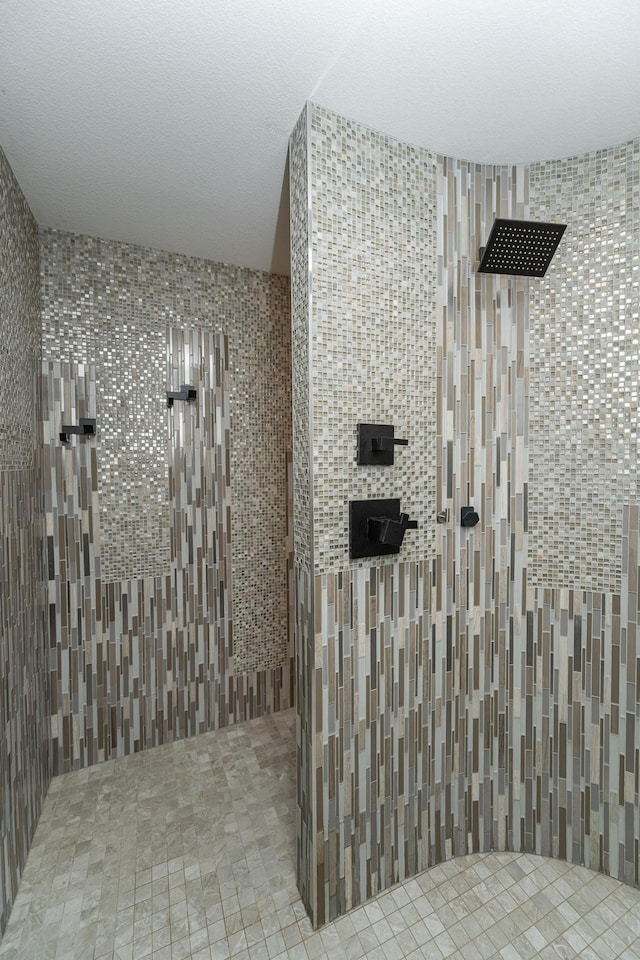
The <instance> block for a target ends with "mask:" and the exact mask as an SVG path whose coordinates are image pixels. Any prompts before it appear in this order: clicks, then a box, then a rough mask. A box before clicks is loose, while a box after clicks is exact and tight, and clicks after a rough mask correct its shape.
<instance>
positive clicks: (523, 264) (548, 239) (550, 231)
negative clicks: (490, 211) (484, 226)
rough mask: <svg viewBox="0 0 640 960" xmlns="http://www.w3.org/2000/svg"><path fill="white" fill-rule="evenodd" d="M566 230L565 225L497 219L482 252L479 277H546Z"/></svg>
mask: <svg viewBox="0 0 640 960" xmlns="http://www.w3.org/2000/svg"><path fill="white" fill-rule="evenodd" d="M566 229H567V227H566V224H562V223H535V222H534V221H532V220H501V219H496V220H495V222H494V224H493V226H492V228H491V233H490V234H489V239H488V240H487V245H486V247H484V248H481V250H480V266H479V267H478V273H508V274H511V275H512V276H516V277H544V275H545V273H546V272H547V268H548V266H549V264H550V263H551V260H552V258H553V255H554V253H555V252H556V250H557V249H558V244H559V243H560V241H561V240H562V234H563V233H564V232H565V230H566Z"/></svg>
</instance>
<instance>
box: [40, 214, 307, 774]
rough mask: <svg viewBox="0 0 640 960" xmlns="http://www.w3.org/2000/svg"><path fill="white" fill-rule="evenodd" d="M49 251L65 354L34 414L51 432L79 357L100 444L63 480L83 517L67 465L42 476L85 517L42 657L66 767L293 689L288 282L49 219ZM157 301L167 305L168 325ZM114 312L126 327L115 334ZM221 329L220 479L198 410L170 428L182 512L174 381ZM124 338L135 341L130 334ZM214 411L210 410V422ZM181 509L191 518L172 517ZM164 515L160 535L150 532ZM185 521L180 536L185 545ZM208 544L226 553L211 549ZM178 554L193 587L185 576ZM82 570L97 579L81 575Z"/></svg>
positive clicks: (236, 713) (50, 288) (49, 305)
mask: <svg viewBox="0 0 640 960" xmlns="http://www.w3.org/2000/svg"><path fill="white" fill-rule="evenodd" d="M42 263H43V267H42V275H43V281H42V282H43V302H44V339H45V359H46V362H47V364H52V363H55V364H58V367H57V368H56V369H58V368H59V372H58V373H56V374H55V376H54V375H53V374H52V373H51V371H50V370H49V368H48V367H47V375H48V376H50V377H53V379H54V380H56V378H57V377H59V378H60V382H59V383H58V384H57V385H56V386H52V385H51V384H49V383H48V384H46V385H45V386H46V392H47V397H48V398H49V399H48V404H49V405H48V406H45V410H44V414H43V416H44V420H45V422H46V423H47V424H50V428H48V429H50V433H51V436H53V434H54V431H55V430H56V429H57V427H56V423H57V421H56V417H58V418H60V417H62V415H63V413H64V415H65V417H66V415H67V412H66V410H64V411H63V410H61V409H59V407H56V406H52V404H58V402H59V401H58V397H64V396H65V392H66V394H69V395H71V394H73V390H74V389H75V387H74V386H73V382H74V378H75V377H76V375H77V374H78V371H80V370H82V371H84V374H83V375H87V374H86V371H87V370H90V371H93V376H94V383H93V386H92V391H93V393H92V394H91V396H92V397H94V398H95V406H94V411H93V413H94V415H96V417H97V435H96V438H95V440H91V441H89V445H88V446H86V449H87V450H89V449H92V450H93V459H92V461H91V464H90V468H91V469H90V471H89V465H88V464H82V463H80V461H78V462H77V463H76V464H75V469H77V470H79V471H80V473H79V474H78V477H76V478H74V479H73V481H71V480H69V483H70V484H71V486H72V485H73V484H75V483H88V482H89V481H90V482H91V484H94V486H95V491H94V493H95V497H96V498H97V500H96V504H97V505H95V504H94V506H95V511H94V512H93V513H92V515H91V518H89V517H88V516H85V515H82V514H79V515H76V513H74V511H77V498H76V497H74V496H73V495H72V494H70V495H69V497H68V498H67V495H66V493H65V488H64V483H63V480H62V477H63V475H62V474H60V473H59V472H55V471H54V474H53V475H52V480H51V487H50V489H51V495H52V502H54V501H55V502H56V503H57V509H58V511H59V514H60V515H61V516H62V515H64V516H67V517H68V518H69V522H70V523H71V525H72V526H74V525H77V524H80V525H83V524H87V525H88V526H84V527H83V530H82V538H80V539H77V540H76V539H75V533H74V537H72V538H71V540H72V541H73V544H75V543H78V544H84V537H85V535H86V536H87V537H88V539H89V543H88V547H87V550H88V554H87V555H88V556H89V557H90V560H89V561H88V563H89V573H88V574H85V572H84V568H83V569H82V570H80V568H79V567H78V568H75V567H74V568H73V571H72V576H71V581H70V583H71V587H70V589H71V590H72V593H74V592H75V593H78V595H79V594H80V592H81V591H82V590H84V591H85V597H86V598H89V600H90V602H87V603H86V604H85V603H84V602H83V603H82V604H80V605H79V607H78V608H77V609H78V610H80V611H81V613H80V615H79V620H78V625H77V629H78V633H77V636H75V635H74V636H73V637H72V636H70V637H69V638H68V639H65V634H64V630H65V629H66V625H65V623H64V622H63V621H62V620H61V618H62V617H63V612H62V611H63V608H64V602H63V601H62V600H61V599H60V597H59V596H58V597H57V603H56V608H55V616H56V617H58V620H57V623H56V625H55V630H56V632H57V635H58V640H59V643H60V644H61V649H60V650H59V651H58V653H57V656H58V660H59V661H60V662H58V663H56V664H52V670H53V673H54V685H56V688H59V689H60V691H61V696H62V699H61V700H59V701H58V702H57V703H56V705H55V709H54V711H53V713H54V718H55V719H54V728H55V729H54V756H55V762H56V770H66V769H71V768H73V767H78V766H82V765H84V764H87V763H94V762H97V761H98V760H101V759H103V758H106V757H109V756H115V755H122V754H125V753H127V752H129V751H130V750H135V749H141V748H143V747H146V746H150V745H153V744H154V743H158V742H164V741H165V740H167V739H175V738H176V737H179V736H187V735H191V734H193V733H197V732H199V731H200V730H201V729H210V728H211V726H215V725H223V724H225V723H229V722H233V721H234V720H238V719H242V718H243V717H248V716H254V715H258V714H260V713H261V712H264V711H265V710H270V709H278V708H280V707H281V706H282V707H283V706H288V705H290V704H291V702H292V685H293V680H292V655H291V648H290V643H291V635H292V631H291V630H290V629H289V617H290V612H291V611H292V609H293V598H292V600H291V602H290V601H289V600H288V598H287V588H288V584H289V583H290V582H291V580H292V548H291V539H292V538H291V530H290V522H289V520H288V517H287V506H288V503H289V501H290V497H291V494H290V487H289V488H288V481H287V475H288V472H289V473H290V462H291V461H290V443H291V441H290V417H289V415H288V411H289V410H290V399H289V398H290V382H289V374H288V371H289V369H290V366H289V365H290V353H289V352H288V338H289V319H288V318H289V302H288V291H289V287H288V281H287V280H286V278H279V277H269V276H268V275H266V274H258V273H254V272H251V271H248V270H241V269H236V268H231V267H225V266H223V265H219V264H213V263H205V262H202V261H195V260H191V259H189V258H183V257H175V256H173V255H169V254H164V253H160V252H157V251H150V250H142V249H140V248H134V247H128V246H125V245H122V244H114V243H105V242H103V241H99V240H94V239H92V238H86V237H74V236H69V235H66V234H60V233H57V232H53V231H46V232H45V233H44V235H43V238H42ZM167 319H169V320H172V321H173V320H175V321H176V322H171V323H169V324H167V325H166V326H165V323H164V322H163V321H166V320H167ZM167 329H169V330H170V331H171V332H170V334H167V333H166V330H167ZM112 330H116V332H118V331H119V333H118V336H117V337H114V338H112V337H111V331H112ZM225 330H227V331H228V334H227V335H226V340H225V343H226V344H227V353H226V357H227V361H226V362H227V366H226V367H225V370H226V373H225V379H224V384H225V395H224V404H223V407H224V416H225V418H226V420H225V423H226V424H227V426H226V428H225V429H226V430H227V431H228V432H227V435H226V441H225V447H224V454H222V453H220V456H219V459H218V461H217V467H218V468H219V467H220V464H221V463H222V464H223V469H224V477H225V482H224V484H223V485H222V486H221V487H219V488H216V489H215V490H214V488H213V487H209V485H208V484H209V481H208V480H207V478H206V477H204V478H203V476H202V475H201V472H200V471H202V470H205V466H204V465H205V464H206V463H207V457H209V456H210V455H212V454H211V452H210V449H209V446H208V444H209V439H210V437H211V436H214V434H213V433H210V432H207V431H206V430H205V431H204V432H203V430H204V428H203V430H201V431H200V432H199V433H198V434H197V437H198V438H199V439H197V442H196V441H193V435H192V434H191V433H190V432H187V433H186V434H184V435H183V433H182V432H180V433H179V434H178V436H179V437H180V438H182V439H183V440H184V443H185V444H187V446H186V447H185V449H184V451H183V453H184V455H185V456H187V455H188V456H189V457H190V458H191V459H190V460H189V461H188V463H187V466H186V467H185V469H186V470H187V472H188V471H189V470H191V471H192V472H193V477H192V480H189V481H187V480H186V479H185V480H184V487H180V489H181V490H182V493H181V494H180V496H189V497H191V496H193V497H195V498H196V500H197V507H198V511H199V512H197V513H196V520H194V521H193V522H192V520H191V519H188V518H187V517H186V516H185V515H182V514H180V513H179V511H178V512H176V511H177V507H176V501H175V497H176V496H177V494H176V490H177V489H178V486H179V485H178V486H177V479H176V477H177V472H176V471H177V464H176V463H175V451H174V452H171V451H173V450H174V448H173V446H172V445H171V444H169V443H168V439H169V438H168V437H167V418H168V416H169V414H168V411H167V407H166V390H167V389H175V388H177V387H179V386H180V384H181V383H183V382H190V381H191V380H193V379H194V378H196V379H197V378H198V377H201V376H203V374H202V372H201V368H202V364H203V363H204V360H203V356H204V354H202V350H204V349H205V347H203V346H202V345H201V344H200V341H198V340H197V338H198V337H208V338H209V339H208V340H207V341H206V342H207V344H209V345H210V344H211V343H212V342H213V341H212V340H211V338H212V337H214V336H215V337H218V338H219V337H220V336H224V331H225ZM181 331H182V333H181ZM185 331H189V335H188V336H187V334H186V333H185ZM167 336H168V337H169V339H167ZM181 337H182V338H183V339H180V338H181ZM194 337H195V338H196V339H195V340H194V339H193V338H194ZM133 340H137V344H138V345H137V346H136V348H135V349H133V348H132V351H130V350H129V346H130V344H131V342H132V341H133ZM198 344H200V345H199V346H198ZM198 351H200V352H198ZM60 354H62V356H61V358H60ZM81 358H89V359H88V361H87V362H84V360H82V362H80V359H81ZM132 358H133V359H132ZM250 364H253V365H254V369H253V370H252V369H250V368H249V365H250ZM211 389H212V390H213V387H212V388H211ZM220 389H221V387H220V386H219V385H217V386H216V387H215V390H216V391H218V392H219V390H220ZM218 392H216V394H215V400H216V402H217V403H218V406H219V407H220V404H222V398H221V397H220V396H219V395H218ZM212 396H213V394H212ZM69 402H71V396H70V399H69ZM92 402H93V400H92ZM203 402H204V401H203ZM207 403H209V400H207ZM182 406H183V405H182V404H176V407H175V408H174V411H173V419H174V420H176V413H177V416H182V413H181V412H180V408H181V407H182ZM189 409H191V408H190V407H189ZM220 409H222V407H220ZM143 413H144V415H143ZM201 415H202V417H204V412H202V414H201ZM207 415H209V413H207ZM120 416H122V432H121V434H120V449H119V451H116V450H115V448H116V447H117V446H118V430H119V429H120V427H119V424H120V419H119V418H120ZM203 422H204V420H203ZM221 422H222V421H221V420H220V418H219V417H218V419H217V420H216V424H218V426H219V424H220V423H221ZM83 443H86V442H85V441H83ZM192 443H195V447H192ZM198 443H199V444H200V447H198ZM75 445H76V441H73V442H72V446H74V448H75ZM63 452H64V453H68V452H69V451H63ZM59 453H60V451H59V450H58V448H56V451H55V455H56V456H58V455H59ZM147 454H148V457H147ZM52 455H53V454H52ZM74 455H75V454H74ZM127 458H128V459H129V460H130V461H131V463H132V466H131V468H130V469H129V468H128V466H127V463H126V461H127ZM68 459H69V458H68ZM53 462H54V461H51V463H52V464H53ZM105 462H106V464H107V466H105ZM209 466H210V464H209ZM147 467H148V471H147ZM51 469H53V466H52V467H51ZM147 472H148V475H149V477H148V484H147V485H146V486H145V483H146V480H145V477H146V475H147ZM65 482H66V481H65ZM161 482H162V484H163V485H164V486H163V488H162V489H161ZM92 490H93V487H92ZM185 491H186V492H185ZM231 492H233V494H232V493H231ZM214 493H215V503H216V505H217V509H218V511H219V512H220V515H221V516H223V515H224V524H225V537H227V538H228V537H230V549H229V551H228V552H227V553H226V554H225V558H226V559H225V564H226V566H225V572H224V576H222V577H221V580H220V583H219V585H218V586H216V584H215V583H213V582H212V581H211V576H213V574H211V575H210V576H209V580H208V581H207V582H206V583H205V584H201V583H200V581H199V580H198V581H197V583H198V584H199V586H196V577H197V576H200V574H199V573H197V571H198V569H199V568H198V560H199V558H201V557H202V556H205V555H208V552H209V553H210V551H211V549H212V543H214V540H215V536H216V529H215V523H214V520H213V515H212V514H211V512H209V513H207V511H206V496H209V495H210V496H211V497H213V496H214ZM198 498H200V499H198ZM104 502H106V503H107V509H105V507H104ZM208 508H209V510H211V509H212V504H211V503H209V504H208ZM181 509H182V508H181ZM138 514H142V520H140V517H139V516H138ZM105 516H107V519H106V521H105ZM258 519H259V521H260V522H257V520H258ZM181 522H184V523H185V524H186V527H185V528H184V530H182V527H176V524H178V523H181ZM216 522H217V521H216ZM165 523H166V530H163V532H162V536H160V535H158V537H156V539H155V541H154V543H153V544H149V542H148V540H149V538H151V537H152V535H153V532H154V530H156V531H157V530H159V528H160V525H161V524H165ZM194 524H195V526H194ZM199 524H200V526H198V525H199ZM74 529H75V527H74ZM178 530H182V532H181V533H180V536H178V533H177V531H178ZM172 531H173V532H172ZM183 535H184V536H188V537H189V541H188V543H187V545H185V547H184V551H183V552H182V554H181V553H180V551H181V549H182V548H181V547H180V537H182V536H183ZM78 536H79V534H78ZM124 540H126V541H127V544H128V545H127V548H126V549H125V548H124V546H123V547H122V557H121V563H120V566H119V567H118V565H117V564H116V560H117V556H116V550H115V549H114V544H115V545H118V544H121V543H123V542H124ZM163 541H164V542H163ZM60 543H62V539H60ZM218 547H219V543H218V542H217V541H215V549H217V548H218ZM83 549H84V546H83ZM185 551H186V552H185ZM105 552H106V556H107V561H106V563H105V561H104V555H105ZM165 552H166V554H167V555H166V558H165V557H164V554H165ZM180 556H181V557H182V559H180ZM185 556H187V557H188V558H189V560H188V564H187V562H186V560H185ZM161 561H162V562H161ZM216 562H218V563H220V562H222V561H221V559H220V557H219V556H218V555H217V554H216ZM176 564H178V566H176ZM229 565H230V566H229ZM187 566H189V571H188V581H189V583H188V588H187V585H186V581H184V579H183V580H182V581H180V576H182V574H180V576H178V571H181V570H182V571H183V570H186V567H187ZM114 567H115V568H114ZM115 574H118V576H117V578H115V579H114V576H115ZM85 576H88V577H89V580H90V581H91V585H90V586H87V584H86V583H84V584H83V577H85ZM184 576H187V573H185V574H184ZM176 577H177V579H176ZM189 591H191V592H189ZM194 591H195V592H194ZM216 591H217V592H216ZM231 592H232V593H233V602H232V599H231ZM204 597H208V601H209V600H211V602H212V603H213V604H214V606H213V607H211V610H214V609H216V610H217V609H224V611H225V617H226V620H225V624H224V626H223V625H222V624H221V623H219V622H218V621H219V617H218V616H216V619H215V624H216V625H215V630H214V627H213V626H212V628H211V633H209V632H207V631H205V633H207V636H203V630H204V626H203V624H204V621H203V620H202V617H203V616H208V615H210V614H211V610H210V609H209V607H208V606H207V604H206V603H205V604H204V606H203V603H204V601H203V598H204ZM183 601H184V604H183V607H181V610H183V613H184V616H185V617H186V612H185V611H187V610H188V611H190V612H191V613H192V614H193V616H194V620H193V628H192V629H190V630H189V629H187V627H186V626H183V627H181V628H177V627H176V626H175V623H174V620H175V617H176V616H177V614H176V604H178V603H180V604H182V603H183ZM208 601H207V603H208ZM114 604H115V606H114ZM216 604H218V606H216ZM52 616H53V614H52ZM198 618H200V619H198ZM186 623H187V620H185V624H186ZM198 624H200V626H198ZM100 630H102V632H103V637H104V645H103V646H102V647H99V648H98V649H97V650H96V656H95V657H94V656H93V655H92V656H91V659H90V660H87V662H86V670H84V671H83V670H82V669H80V666H79V665H80V660H78V658H77V657H75V656H74V655H70V659H69V660H68V661H67V660H65V659H64V658H62V650H63V649H64V644H65V643H67V642H68V643H69V644H70V649H72V648H73V645H74V643H77V644H78V645H79V647H81V646H82V645H83V644H84V643H85V642H86V638H92V639H91V642H92V643H97V644H100V642H101V641H100V636H99V633H100ZM176 630H177V633H176ZM95 631H98V633H97V634H95ZM154 631H157V635H156V634H154ZM181 631H182V632H181ZM213 632H215V633H216V637H217V639H216V640H215V643H214V637H213ZM167 644H168V647H166V645H167ZM216 644H217V646H216ZM138 645H140V646H139V649H138ZM165 647H166V649H165ZM223 648H224V649H223ZM87 656H88V653H87ZM60 658H62V660H60ZM123 658H128V662H129V666H130V665H131V663H133V662H134V661H135V662H136V667H135V669H133V668H131V669H127V670H125V669H124V659H123ZM99 662H101V663H102V665H103V666H101V667H100V668H99V667H98V663H99ZM107 664H108V670H107ZM154 664H156V666H157V676H156V677H155V678H154V677H153V676H152V674H153V669H155V668H154V666H153V665H154ZM103 667H104V669H103ZM149 671H151V672H149ZM107 675H108V684H107V686H108V692H106V691H107V687H106V686H105V683H106V681H105V677H107ZM143 676H144V680H143ZM60 685H61V686H60ZM156 688H157V691H158V693H157V699H156V694H155V693H153V690H154V689H156ZM64 696H68V699H66V700H65V699H64ZM100 697H104V701H103V702H102V703H100ZM102 708H104V710H103V712H100V711H101V710H102ZM105 711H106V712H105Z"/></svg>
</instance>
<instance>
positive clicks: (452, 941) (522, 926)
mask: <svg viewBox="0 0 640 960" xmlns="http://www.w3.org/2000/svg"><path fill="white" fill-rule="evenodd" d="M295 763H296V751H295V712H294V711H292V710H289V711H285V712H282V713H279V714H274V715H271V716H268V717H264V718H260V719H258V720H252V721H249V722H248V723H245V724H242V725H238V726H236V727H232V728H228V729H225V730H219V731H216V732H214V733H209V734H204V735H203V736H200V737H196V738H194V739H192V740H186V741H181V742H180V743H176V744H172V745H171V746H167V747H159V748H157V749H156V750H152V751H148V752H147V753H143V754H138V755H136V756H133V757H126V758H123V759H122V760H115V761H109V762H107V763H104V764H102V765H100V766H97V767H92V768H90V769H88V770H84V771H78V772H74V773H70V774H66V775H64V776H61V777H57V778H55V779H54V781H53V783H52V785H51V789H50V791H49V795H48V797H47V800H46V802H45V808H44V811H43V814H42V818H41V821H40V824H39V826H38V830H37V832H36V836H35V839H34V843H33V847H32V849H31V853H30V855H29V859H28V862H27V866H26V869H25V873H24V880H23V882H22V885H21V887H20V890H19V893H18V897H17V900H16V904H15V907H14V910H13V914H12V916H11V919H10V921H9V925H8V927H7V931H6V935H5V938H4V941H3V943H2V945H0V960H33V958H35V957H37V958H38V960H40V958H42V960H147V958H149V960H189V958H190V960H236V958H237V960H285V958H286V960H321V958H327V957H330V958H331V960H418V958H420V960H424V958H428V960H442V958H444V957H450V958H453V960H533V958H543V960H558V958H564V960H572V958H574V957H582V958H583V960H617V958H620V960H631V958H638V957H639V956H640V891H638V890H635V889H633V888H632V887H628V886H625V885H623V884H621V883H619V882H618V881H616V880H612V879H611V878H609V877H604V876H602V875H600V874H596V873H593V872H591V871H590V870H586V869H585V868H583V867H576V866H573V865H571V864H567V863H564V862H561V861H553V860H547V859H545V858H543V857H536V856H529V855H527V854H511V853H492V854H475V855H472V856H469V857H462V858H459V859H456V860H450V861H447V862H445V863H442V864H440V865H439V866H437V867H433V868H431V869H430V870H427V871H425V872H424V873H421V874H419V875H418V876H416V877H414V878H412V879H411V880H407V881H405V882H404V883H401V884H398V885H397V886H395V887H393V888H391V889H390V890H387V891H385V892H384V893H382V894H380V895H379V896H378V897H376V898H375V899H373V900H370V901H369V902H367V903H365V904H363V905H362V906H360V907H358V908H357V909H355V910H353V911H352V912H351V913H349V914H348V915H346V916H344V917H340V918H339V919H338V920H336V921H334V922H333V923H331V924H328V925H327V926H326V927H323V928H321V929H320V930H315V931H314V930H313V929H312V927H311V924H310V922H309V920H308V918H307V917H306V915H305V912H304V908H303V907H302V903H301V901H300V899H299V896H298V892H297V890H296V886H295V877H294V873H295V844H296V840H295Z"/></svg>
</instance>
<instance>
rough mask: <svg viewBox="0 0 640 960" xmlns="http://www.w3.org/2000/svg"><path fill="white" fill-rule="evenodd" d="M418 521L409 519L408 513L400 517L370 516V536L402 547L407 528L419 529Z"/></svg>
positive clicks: (381, 541)
mask: <svg viewBox="0 0 640 960" xmlns="http://www.w3.org/2000/svg"><path fill="white" fill-rule="evenodd" d="M417 529H418V521H417V520H409V515H408V514H407V513H401V514H400V516H399V517H397V518H396V517H372V518H369V537H370V538H371V539H372V540H379V541H380V543H387V544H391V545H392V546H395V547H401V546H402V541H403V540H404V535H405V533H406V531H407V530H417Z"/></svg>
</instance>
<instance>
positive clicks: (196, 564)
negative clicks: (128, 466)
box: [43, 328, 292, 772]
mask: <svg viewBox="0 0 640 960" xmlns="http://www.w3.org/2000/svg"><path fill="white" fill-rule="evenodd" d="M165 354H166V356H167V358H168V365H167V366H168V371H170V372H171V375H172V376H175V377H177V379H178V380H179V381H184V379H185V376H184V373H185V370H188V372H189V377H188V380H189V382H190V383H192V384H193V385H194V386H195V387H196V390H197V400H196V402H195V403H189V404H186V403H182V402H178V401H176V403H175V404H174V407H173V408H172V409H170V410H168V409H167V407H166V403H165V409H164V411H163V419H164V421H165V425H164V429H165V447H166V449H167V452H168V457H167V459H168V462H169V476H168V489H169V491H170V516H171V520H172V522H171V527H170V531H169V534H170V537H169V539H170V545H171V566H170V570H169V572H168V574H167V576H165V577H156V578H152V577H147V578H137V579H135V580H129V581H127V580H123V581H119V582H117V583H115V584H114V583H105V582H104V581H101V579H100V576H99V572H98V570H99V545H100V542H101V540H100V518H101V512H100V509H99V500H100V490H99V483H98V477H99V474H100V471H99V467H98V451H97V449H96V448H97V442H96V439H94V438H82V439H80V438H73V439H72V442H71V443H70V444H69V446H68V447H67V446H65V445H62V444H60V442H59V440H58V431H59V428H58V425H59V422H60V418H61V414H62V410H63V408H64V409H65V410H69V411H72V412H73V414H74V415H77V416H83V415H84V411H85V410H86V409H87V408H90V407H91V404H92V403H94V398H95V393H96V390H97V384H96V379H97V377H96V367H95V366H94V365H93V364H87V365H83V364H65V363H56V362H53V363H52V362H49V363H46V364H44V365H43V366H44V390H43V393H44V423H45V427H44V436H45V451H46V461H45V462H46V490H47V525H48V556H49V604H50V623H51V637H50V643H51V688H52V698H53V703H52V745H53V755H54V769H55V771H56V772H63V771H66V770H69V769H72V768H79V767H84V766H87V765H90V764H93V763H97V762H99V761H102V760H105V759H109V758H111V757H114V756H124V755H127V754H130V753H133V752H137V751H139V750H142V749H145V748H147V747H151V746H155V745H156V744H158V743H165V742H168V741H171V740H176V739H179V738H182V737H185V736H192V735H194V734H197V733H203V732H205V731H207V730H211V729H213V728H215V727H219V726H224V725H226V724H227V723H230V722H233V721H234V720H241V719H245V718H249V717H253V716H258V715H260V714H261V713H263V712H265V711H268V710H277V709H280V708H282V707H284V706H289V705H290V704H291V696H292V691H291V676H290V668H289V664H286V665H283V666H281V667H276V668H271V669H264V670H262V671H255V672H254V673H252V674H240V675H237V674H236V673H235V671H234V651H233V632H232V627H233V603H234V600H233V597H232V590H233V576H232V561H231V522H232V516H233V514H232V511H231V510H230V509H229V506H230V504H231V496H230V479H229V448H230V411H229V379H230V377H229V362H228V340H227V338H225V337H219V336H217V335H214V334H211V333H206V332H203V331H190V332H186V331H184V330H183V329H179V330H178V329H175V328H170V329H169V330H167V333H166V346H165ZM178 385H179V384H178Z"/></svg>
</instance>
